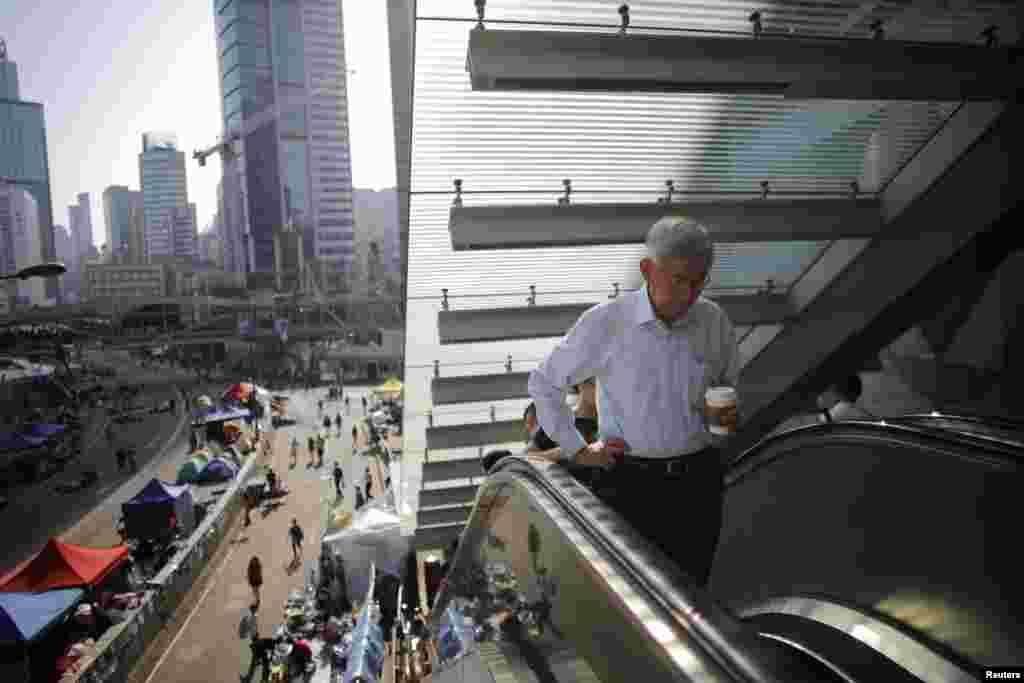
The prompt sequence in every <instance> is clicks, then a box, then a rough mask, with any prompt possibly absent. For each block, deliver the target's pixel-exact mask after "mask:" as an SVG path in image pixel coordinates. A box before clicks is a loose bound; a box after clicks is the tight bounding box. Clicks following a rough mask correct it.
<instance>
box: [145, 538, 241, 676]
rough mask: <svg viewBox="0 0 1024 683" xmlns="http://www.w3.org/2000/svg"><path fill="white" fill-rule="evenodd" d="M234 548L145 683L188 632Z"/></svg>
mask: <svg viewBox="0 0 1024 683" xmlns="http://www.w3.org/2000/svg"><path fill="white" fill-rule="evenodd" d="M236 548H238V544H237V543H235V544H233V545H232V546H231V547H230V548H229V549H228V552H227V554H226V555H225V556H224V561H223V562H221V565H220V567H218V568H217V572H216V573H215V574H214V575H213V576H212V577H211V579H210V584H209V585H208V586H207V587H206V590H204V591H203V594H202V595H201V596H199V600H198V601H196V604H195V606H193V607H192V611H191V612H189V614H188V617H187V618H186V619H185V623H183V624H182V625H181V628H180V629H178V632H177V633H176V634H175V635H174V639H173V640H171V644H170V645H169V646H167V649H166V650H164V653H163V654H162V655H160V659H159V660H157V663H156V666H154V667H153V670H152V671H151V672H150V673H149V676H148V677H147V678H146V683H149V682H150V681H152V680H153V676H156V672H157V671H159V670H160V667H161V665H163V663H164V660H165V659H167V655H169V654H171V651H172V650H174V646H175V645H177V644H178V639H179V638H181V636H182V635H184V634H185V632H186V631H187V630H188V625H189V623H190V622H191V621H192V617H194V616H195V615H196V612H198V611H199V608H200V607H202V606H203V603H205V602H206V596H207V595H209V593H210V591H211V590H212V589H213V587H214V586H216V585H217V578H218V577H219V576H220V573H221V572H222V571H224V567H226V566H227V565H228V560H229V559H230V558H231V554H232V553H234V552H235V549H236Z"/></svg>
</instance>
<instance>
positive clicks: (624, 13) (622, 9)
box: [619, 5, 629, 36]
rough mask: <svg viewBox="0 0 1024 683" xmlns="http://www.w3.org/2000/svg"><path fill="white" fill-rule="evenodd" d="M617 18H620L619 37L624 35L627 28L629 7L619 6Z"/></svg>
mask: <svg viewBox="0 0 1024 683" xmlns="http://www.w3.org/2000/svg"><path fill="white" fill-rule="evenodd" d="M619 16H620V17H622V26H620V27H619V35H620V36H624V35H626V29H627V28H628V27H629V5H619Z"/></svg>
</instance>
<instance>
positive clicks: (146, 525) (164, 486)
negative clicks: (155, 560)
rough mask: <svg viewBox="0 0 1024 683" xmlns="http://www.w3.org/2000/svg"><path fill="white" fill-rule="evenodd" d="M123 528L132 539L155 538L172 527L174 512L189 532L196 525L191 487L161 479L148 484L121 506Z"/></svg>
mask: <svg viewBox="0 0 1024 683" xmlns="http://www.w3.org/2000/svg"><path fill="white" fill-rule="evenodd" d="M121 512H122V513H123V514H124V528H125V532H126V533H127V535H128V537H129V538H156V537H159V536H162V535H164V534H166V533H167V531H168V530H169V529H170V517H171V513H174V516H175V517H176V518H177V520H178V527H179V528H180V529H181V530H182V531H183V532H184V533H186V534H188V533H190V532H191V531H192V528H193V527H194V526H195V505H194V504H193V501H192V491H191V489H190V487H188V486H176V485H175V484H172V483H170V482H166V481H161V480H159V479H150V480H149V483H148V484H146V485H145V486H143V487H142V490H141V491H139V492H138V493H136V494H135V496H134V497H133V498H132V499H131V500H129V501H128V502H126V503H124V504H123V505H121Z"/></svg>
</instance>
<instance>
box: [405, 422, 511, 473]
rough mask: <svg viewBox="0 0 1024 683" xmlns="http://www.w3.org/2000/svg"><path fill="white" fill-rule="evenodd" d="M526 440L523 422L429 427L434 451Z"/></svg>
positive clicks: (429, 437)
mask: <svg viewBox="0 0 1024 683" xmlns="http://www.w3.org/2000/svg"><path fill="white" fill-rule="evenodd" d="M525 440H526V432H525V427H524V426H523V421H522V420H498V421H496V422H481V423H480V424H463V425H449V426H447V427H427V448H428V449H430V450H432V451H436V450H445V449H449V448H476V447H478V446H493V445H495V444H501V443H514V442H516V441H525ZM423 467H424V477H426V465H424V466H423ZM477 471H478V472H479V471H480V464H479V463H477ZM449 478H452V477H449Z"/></svg>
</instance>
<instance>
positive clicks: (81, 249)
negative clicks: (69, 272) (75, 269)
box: [71, 192, 96, 263]
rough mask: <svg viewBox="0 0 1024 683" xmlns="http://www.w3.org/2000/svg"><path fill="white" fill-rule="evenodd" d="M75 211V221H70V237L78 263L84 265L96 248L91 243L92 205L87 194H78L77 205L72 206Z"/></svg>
mask: <svg viewBox="0 0 1024 683" xmlns="http://www.w3.org/2000/svg"><path fill="white" fill-rule="evenodd" d="M74 206H75V208H76V209H77V211H76V212H75V219H74V220H72V221H71V236H72V237H73V238H74V240H75V252H76V254H77V255H78V262H79V263H85V262H86V261H88V260H89V259H90V258H91V257H92V256H93V255H94V254H95V252H96V246H95V245H94V244H93V241H92V204H91V203H90V199H89V193H88V192H80V193H79V194H78V204H76V205H74Z"/></svg>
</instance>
